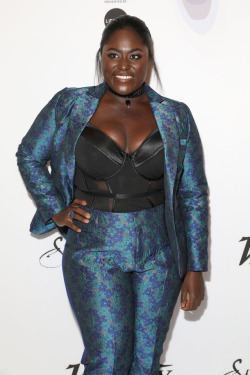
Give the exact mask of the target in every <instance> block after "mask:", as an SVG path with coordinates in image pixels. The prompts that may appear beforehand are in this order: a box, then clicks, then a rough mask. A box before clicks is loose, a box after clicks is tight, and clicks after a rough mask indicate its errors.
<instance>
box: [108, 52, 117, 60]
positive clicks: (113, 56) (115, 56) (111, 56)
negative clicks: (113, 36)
mask: <svg viewBox="0 0 250 375" xmlns="http://www.w3.org/2000/svg"><path fill="white" fill-rule="evenodd" d="M108 57H109V58H110V59H116V58H118V55H117V54H116V53H109V54H108Z"/></svg>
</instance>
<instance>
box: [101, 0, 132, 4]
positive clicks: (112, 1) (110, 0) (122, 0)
mask: <svg viewBox="0 0 250 375" xmlns="http://www.w3.org/2000/svg"><path fill="white" fill-rule="evenodd" d="M126 2H127V0H104V3H109V4H115V3H117V4H119V3H120V4H121V3H126Z"/></svg>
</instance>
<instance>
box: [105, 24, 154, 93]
mask: <svg viewBox="0 0 250 375" xmlns="http://www.w3.org/2000/svg"><path fill="white" fill-rule="evenodd" d="M101 65H102V71H103V75H104V79H105V81H106V82H107V84H108V85H109V86H110V87H111V88H112V89H113V90H114V91H116V92H117V93H119V94H121V95H128V94H130V93H132V92H134V91H136V90H137V89H139V88H140V87H141V85H142V84H143V82H144V81H145V79H146V76H147V73H148V68H149V53H148V48H147V46H145V45H144V44H143V42H142V40H141V38H140V37H139V35H138V34H137V33H135V32H134V31H132V30H126V29H125V30H117V31H115V32H114V33H113V34H112V35H111V37H110V38H109V40H108V42H107V43H106V44H104V46H103V50H102V60H101Z"/></svg>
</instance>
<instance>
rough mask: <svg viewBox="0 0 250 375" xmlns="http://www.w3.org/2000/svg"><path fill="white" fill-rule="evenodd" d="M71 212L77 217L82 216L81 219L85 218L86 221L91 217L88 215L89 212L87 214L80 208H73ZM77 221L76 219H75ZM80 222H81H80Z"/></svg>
mask: <svg viewBox="0 0 250 375" xmlns="http://www.w3.org/2000/svg"><path fill="white" fill-rule="evenodd" d="M72 211H73V212H74V213H75V215H76V214H78V215H80V216H82V217H84V218H87V219H89V218H90V217H91V215H90V213H89V212H87V211H84V210H83V209H82V208H80V207H74V208H73V209H72ZM75 215H74V219H75V218H76V216H75ZM77 220H78V219H77ZM80 221H81V220H80Z"/></svg>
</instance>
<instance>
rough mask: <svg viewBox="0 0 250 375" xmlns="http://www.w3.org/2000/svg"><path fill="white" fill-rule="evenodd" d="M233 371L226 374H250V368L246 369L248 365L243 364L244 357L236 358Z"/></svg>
mask: <svg viewBox="0 0 250 375" xmlns="http://www.w3.org/2000/svg"><path fill="white" fill-rule="evenodd" d="M232 368H233V369H232V371H229V372H226V373H225V374H224V375H236V374H237V375H248V373H249V369H248V370H246V366H244V364H242V359H236V361H234V363H233V365H232Z"/></svg>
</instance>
